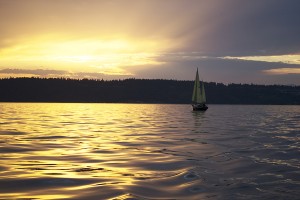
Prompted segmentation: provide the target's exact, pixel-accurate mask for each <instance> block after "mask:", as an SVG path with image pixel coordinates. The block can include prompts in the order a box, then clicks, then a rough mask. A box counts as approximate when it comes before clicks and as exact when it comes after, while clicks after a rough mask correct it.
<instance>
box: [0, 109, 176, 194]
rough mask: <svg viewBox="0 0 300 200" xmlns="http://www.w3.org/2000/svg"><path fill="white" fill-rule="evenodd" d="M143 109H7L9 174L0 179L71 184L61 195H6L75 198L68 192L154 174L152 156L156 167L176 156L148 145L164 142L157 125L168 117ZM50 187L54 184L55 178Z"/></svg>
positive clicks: (4, 128) (124, 184) (4, 125)
mask: <svg viewBox="0 0 300 200" xmlns="http://www.w3.org/2000/svg"><path fill="white" fill-rule="evenodd" d="M20 105H21V106H20ZM143 106H145V105H138V106H130V105H127V104H114V105H112V104H101V105H97V104H12V105H11V106H10V105H5V107H4V109H5V110H2V120H1V121H2V124H1V129H0V131H1V137H2V141H4V142H3V143H2V148H3V149H4V153H2V158H3V159H2V161H1V164H0V166H2V167H4V168H5V169H6V170H5V171H4V172H2V173H1V177H2V178H4V179H17V180H25V179H36V178H40V177H43V178H45V177H50V178H53V177H54V178H61V179H62V180H59V181H58V183H55V184H58V185H59V184H62V187H63V186H66V188H63V193H62V194H61V195H59V193H60V190H58V191H56V194H49V195H42V194H39V193H37V194H35V193H34V192H33V193H32V191H31V188H29V191H30V194H31V196H29V195H28V194H27V193H24V194H22V193H14V192H13V191H12V193H7V196H10V197H12V196H14V195H15V197H18V198H29V197H34V198H40V199H59V198H66V197H71V196H72V194H70V195H66V194H65V193H66V191H65V190H66V189H67V190H71V191H72V190H78V189H81V190H82V189H85V188H89V187H94V186H93V184H95V183H97V182H99V180H98V179H99V178H100V179H101V180H100V182H104V183H103V184H106V185H110V184H111V185H112V186H113V187H116V189H122V188H123V187H128V186H129V185H132V184H133V182H135V181H136V180H137V179H146V178H147V177H151V176H153V174H152V173H151V169H150V171H148V170H144V169H143V166H144V165H147V163H149V158H151V163H158V164H159V163H164V162H166V161H167V160H172V156H170V155H165V154H163V155H160V152H155V151H157V149H153V148H152V147H151V145H147V143H148V142H150V143H151V141H152V142H153V141H154V142H155V141H160V140H161V134H156V133H157V132H159V131H161V130H160V129H159V128H160V127H159V126H158V125H157V124H155V122H156V120H158V119H161V118H162V117H163V115H164V114H165V113H164V112H161V108H160V107H159V106H158V105H146V106H145V108H143ZM157 115H158V116H157ZM167 124H168V123H167V122H166V125H167ZM156 126H157V129H156V128H155V127H156ZM145 139H148V140H149V139H150V141H146V140H145ZM5 151H6V152H5ZM156 176H159V175H156ZM64 179H67V180H64ZM69 179H71V180H69ZM85 179H88V180H89V181H90V182H91V183H90V184H84V185H79V186H78V185H77V184H76V183H73V182H72V181H73V180H85ZM93 179H95V181H93ZM54 181H55V180H54ZM60 181H62V182H60ZM75 182H76V181H75ZM115 182H117V183H118V184H115ZM47 184H50V186H51V184H52V183H51V180H48V183H47ZM73 185H74V186H73ZM116 185H117V186H116ZM33 190H34V189H33Z"/></svg>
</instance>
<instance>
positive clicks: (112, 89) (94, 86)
mask: <svg viewBox="0 0 300 200" xmlns="http://www.w3.org/2000/svg"><path fill="white" fill-rule="evenodd" d="M193 84H194V82H193V81H180V80H162V79H125V80H90V79H81V80H77V79H66V78H5V79H0V101H1V102H91V103H178V104H186V103H191V96H192V91H193ZM204 84H205V90H206V97H207V103H208V104H278V105H281V104H286V105H300V86H284V85H255V84H228V85H225V84H222V83H215V82H205V83H204Z"/></svg>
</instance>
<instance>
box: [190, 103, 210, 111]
mask: <svg viewBox="0 0 300 200" xmlns="http://www.w3.org/2000/svg"><path fill="white" fill-rule="evenodd" d="M192 106H193V111H206V110H207V109H208V107H207V106H206V105H205V104H193V105H192Z"/></svg>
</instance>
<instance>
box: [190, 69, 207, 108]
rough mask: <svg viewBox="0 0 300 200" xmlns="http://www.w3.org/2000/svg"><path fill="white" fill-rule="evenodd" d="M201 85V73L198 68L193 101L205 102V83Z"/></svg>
mask: <svg viewBox="0 0 300 200" xmlns="http://www.w3.org/2000/svg"><path fill="white" fill-rule="evenodd" d="M201 83H202V84H201V86H202V87H200V81H199V74H198V68H197V72H196V78H195V82H194V90H193V96H192V101H193V102H195V103H205V102H206V95H205V90H204V84H203V82H201Z"/></svg>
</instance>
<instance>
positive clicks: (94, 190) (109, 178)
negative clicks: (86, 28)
mask: <svg viewBox="0 0 300 200" xmlns="http://www.w3.org/2000/svg"><path fill="white" fill-rule="evenodd" d="M191 109H192V108H191V106H190V105H161V104H158V105H156V104H152V105H151V104H47V103H45V104H44V103H40V104H35V103H0V138H1V140H0V155H1V159H0V199H89V200H90V199H97V200H99V199H111V200H112V199H114V200H117V199H123V200H125V199H127V200H134V199H142V200H144V199H197V200H198V199H299V196H300V161H299V158H300V145H299V141H300V140H299V135H300V123H299V122H300V106H237V105H235V106H229V105H209V109H208V110H207V111H206V112H205V113H201V112H192V111H191Z"/></svg>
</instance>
